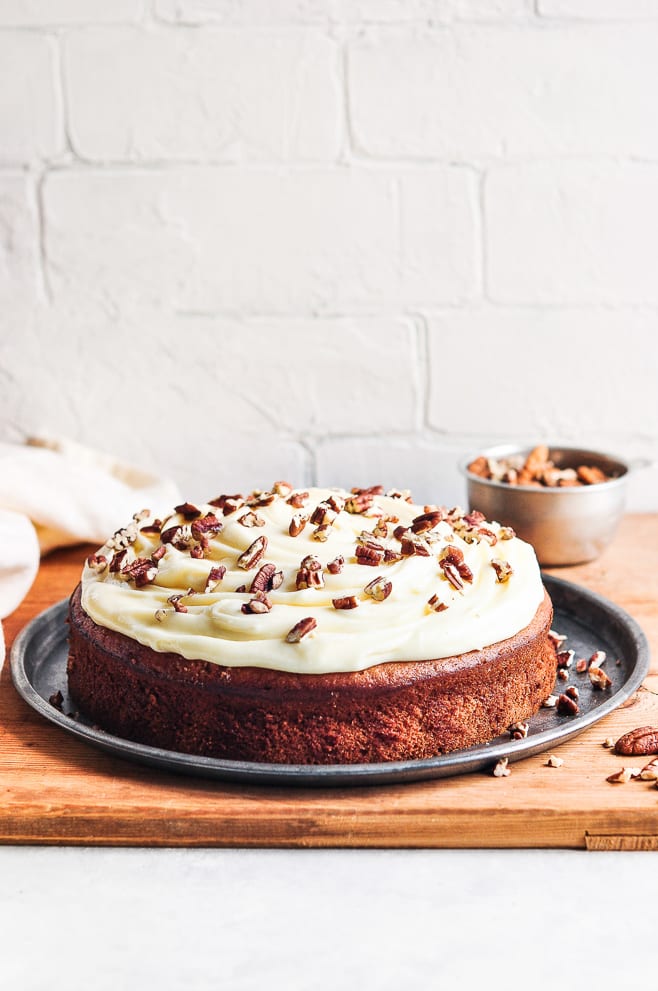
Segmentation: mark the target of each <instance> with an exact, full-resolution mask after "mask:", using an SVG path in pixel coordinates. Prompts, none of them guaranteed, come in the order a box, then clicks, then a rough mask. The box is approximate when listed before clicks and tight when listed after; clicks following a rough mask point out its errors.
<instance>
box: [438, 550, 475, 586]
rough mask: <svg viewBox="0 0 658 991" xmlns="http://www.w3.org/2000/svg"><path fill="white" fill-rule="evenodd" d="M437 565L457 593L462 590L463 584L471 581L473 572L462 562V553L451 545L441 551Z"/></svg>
mask: <svg viewBox="0 0 658 991" xmlns="http://www.w3.org/2000/svg"><path fill="white" fill-rule="evenodd" d="M439 565H440V567H441V570H442V571H443V573H444V575H445V576H446V578H447V579H448V581H449V582H450V584H451V585H452V586H453V588H456V589H457V591H458V592H461V590H462V589H463V588H464V582H472V581H473V572H472V571H471V569H470V568H469V566H468V565H467V564H466V562H465V561H464V553H463V551H460V549H459V548H458V547H454V546H453V545H452V544H450V545H448V546H447V547H444V549H443V550H442V551H441V554H440V556H439Z"/></svg>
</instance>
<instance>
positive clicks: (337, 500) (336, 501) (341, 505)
mask: <svg viewBox="0 0 658 991" xmlns="http://www.w3.org/2000/svg"><path fill="white" fill-rule="evenodd" d="M326 502H327V505H328V506H329V508H330V509H333V511H334V513H342V511H343V510H344V509H345V499H344V498H343V496H342V495H339V494H338V493H337V492H332V493H331V495H330V496H329V497H328V498H327V500H326Z"/></svg>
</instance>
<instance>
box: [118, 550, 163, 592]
mask: <svg viewBox="0 0 658 991" xmlns="http://www.w3.org/2000/svg"><path fill="white" fill-rule="evenodd" d="M157 573H158V566H157V564H155V563H154V562H153V561H151V560H150V559H149V558H146V557H136V558H135V560H134V561H131V562H130V564H127V565H126V566H125V567H124V568H122V569H121V574H122V575H123V576H125V577H126V578H128V579H129V580H130V581H134V583H135V585H136V586H137V588H143V587H144V585H148V584H149V583H150V582H152V581H154V579H155V576H156V575H157Z"/></svg>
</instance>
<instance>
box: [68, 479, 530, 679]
mask: <svg viewBox="0 0 658 991" xmlns="http://www.w3.org/2000/svg"><path fill="white" fill-rule="evenodd" d="M308 492H309V495H308V499H306V500H305V505H304V508H303V509H296V508H294V507H293V506H292V505H290V504H289V502H288V501H287V493H285V492H284V494H283V495H281V496H277V497H276V498H275V499H274V501H273V502H271V504H270V505H267V506H254V507H252V509H253V512H255V513H257V514H258V516H259V517H260V518H261V519H262V520H264V521H265V524H264V525H263V526H258V527H246V526H244V525H243V524H241V523H240V522H239V520H240V518H241V517H242V516H243V515H244V513H245V512H248V511H249V510H248V508H247V507H244V506H243V507H241V508H238V509H237V510H236V511H234V512H232V513H230V514H229V515H226V516H223V515H222V511H221V509H217V508H215V507H213V506H212V505H205V504H204V505H199V506H198V509H199V510H200V512H201V514H203V515H205V514H208V513H212V514H216V515H217V518H218V519H219V520H220V521H221V523H222V528H221V530H220V532H218V533H216V534H214V535H212V536H211V537H210V539H209V540H207V541H206V544H207V546H206V547H205V548H204V550H203V557H195V556H192V555H191V554H190V547H183V548H182V549H178V548H177V547H176V546H174V544H172V543H165V544H163V545H161V540H160V534H158V533H157V532H156V533H149V532H144V531H143V529H142V528H143V527H145V526H146V527H148V526H149V525H150V524H152V523H153V520H152V519H151V518H145V519H141V520H140V521H138V522H137V524H136V527H135V525H133V527H132V534H131V535H132V536H134V534H135V530H136V531H137V536H136V539H134V541H133V542H132V543H130V544H129V546H128V549H127V551H126V553H125V555H124V557H123V559H122V561H121V568H122V569H125V568H126V566H128V567H129V566H130V564H131V562H133V561H134V560H135V559H138V558H139V559H143V560H150V559H151V557H152V555H153V554H154V552H155V553H156V559H157V557H158V553H162V552H161V551H160V552H158V548H161V547H165V548H166V552H165V553H164V555H163V556H162V557H161V558H160V559H159V560H157V563H156V564H154V565H153V566H152V571H151V574H150V575H149V577H151V575H153V580H151V581H147V582H146V583H145V584H144V585H142V586H141V587H138V586H137V585H136V583H135V581H134V579H130V578H129V577H127V576H126V574H125V573H124V574H122V572H121V570H119V571H116V572H112V571H111V570H110V569H109V568H108V567H105V568H103V567H102V566H101V567H100V570H99V565H98V564H96V566H95V567H94V566H92V565H90V564H89V563H88V564H87V565H86V566H85V568H84V571H83V575H82V607H83V609H84V611H85V612H86V613H87V615H88V616H90V617H91V619H92V620H93V621H94V622H95V623H97V624H98V625H99V626H102V627H106V628H107V629H110V630H116V631H118V632H119V633H123V634H126V635H127V636H128V637H131V638H133V639H134V640H137V641H138V642H139V643H141V644H145V645H146V646H148V647H151V648H152V649H153V650H156V651H173V652H175V653H177V654H181V655H182V656H183V657H186V658H188V659H203V660H207V661H212V662H214V663H216V664H222V665H228V666H239V667H261V668H270V669H275V670H280V671H291V672H299V673H303V674H321V673H326V672H340V671H358V670H362V669H364V668H368V667H371V666H372V665H375V664H379V663H381V662H387V661H413V660H426V659H431V658H442V657H448V656H451V655H455V654H461V653H464V652H466V651H469V650H474V649H479V648H482V647H484V646H487V645H489V644H492V643H496V642H498V641H500V640H504V639H506V638H508V637H511V636H513V635H514V634H515V633H517V632H518V631H519V630H521V629H523V628H524V627H525V626H527V625H528V624H529V623H530V621H531V620H532V619H533V617H534V615H535V612H536V611H537V609H538V607H539V605H540V603H541V601H542V598H543V594H544V591H543V586H542V582H541V576H540V572H539V566H538V564H537V560H536V557H535V554H534V551H533V549H532V547H531V546H530V545H529V544H527V543H524V542H523V541H521V540H519V539H518V538H517V537H509V535H508V533H507V532H506V531H505V530H504V528H501V527H500V526H499V525H498V524H497V523H480V524H479V526H480V527H486V529H487V530H488V531H490V534H493V535H494V536H493V538H492V536H491V535H489V536H487V537H486V539H485V538H483V537H480V536H478V535H477V534H476V533H475V535H474V532H475V531H477V529H478V527H477V526H476V527H472V528H470V532H469V528H468V527H466V529H464V524H463V521H462V522H461V524H460V522H459V519H458V514H455V513H453V514H451V517H450V518H449V519H447V520H443V521H441V522H439V523H438V525H436V527H435V528H434V529H433V530H432V532H431V533H430V534H429V538H430V539H429V548H430V553H429V555H428V556H419V555H416V554H413V555H411V556H406V557H403V558H402V559H401V560H393V561H391V562H383V563H380V564H379V565H377V566H376V567H369V566H365V565H363V564H359V563H358V562H357V558H356V556H355V550H356V546H357V542H358V541H357V538H358V536H359V534H361V533H362V531H364V530H372V529H373V527H374V526H375V525H376V523H377V516H376V514H377V513H382V514H384V517H386V516H388V517H397V518H398V520H399V523H396V522H392V523H391V522H389V523H388V524H387V529H388V531H389V533H388V536H387V537H385V538H377V537H374V538H373V539H374V540H378V542H379V543H380V544H381V545H382V546H383V547H385V548H389V549H390V550H392V551H397V552H399V551H400V547H401V545H400V540H399V539H398V538H396V537H395V536H394V535H393V530H394V529H395V528H396V527H397V526H405V527H409V526H411V523H412V521H413V520H414V519H415V518H416V517H418V516H419V515H420V514H422V513H423V512H424V508H423V507H422V506H415V505H411V504H410V503H408V502H405V501H404V500H403V499H401V498H390V497H388V496H376V497H375V499H374V502H373V506H372V507H371V509H370V510H368V515H365V516H364V515H362V514H351V513H348V512H346V511H345V510H343V511H341V512H339V513H338V515H337V517H336V519H335V520H334V522H333V524H332V525H331V526H330V528H329V535H328V539H327V540H326V542H319V541H317V540H315V539H313V536H312V534H313V532H314V530H315V529H316V528H315V526H314V525H313V524H312V523H310V522H309V523H307V525H306V527H305V528H304V530H303V532H302V533H301V534H300V535H299V536H296V537H292V536H290V535H289V526H290V521H291V518H292V516H293V515H294V514H295V513H299V512H304V513H307V514H308V515H310V514H311V513H312V511H313V509H314V508H315V507H316V506H317V504H318V503H319V502H321V501H322V500H326V499H327V498H329V497H330V496H331V495H332V494H335V493H339V494H340V495H342V496H343V497H344V498H345V497H347V496H348V493H346V492H344V491H342V490H338V489H310V490H308ZM444 515H445V514H444ZM451 520H452V521H451ZM455 520H457V523H456V526H457V529H455ZM185 523H186V520H185V519H184V517H183V516H182V515H181V514H177V513H173V514H172V516H170V517H169V518H168V519H167V520H166V521H164V522H163V526H162V530H163V531H165V530H166V529H168V528H170V527H172V526H175V525H176V524H181V525H185ZM187 525H188V527H189V522H188V524H187ZM457 531H459V532H457ZM460 534H462V535H460ZM463 535H465V536H466V538H467V539H463ZM261 536H266V537H267V550H266V552H265V554H264V556H263V557H262V559H261V560H260V561H259V562H258V563H257V564H256V566H255V567H253V568H251V569H250V570H244V569H243V568H242V567H240V566H238V558H239V556H240V555H241V554H243V552H244V551H245V550H246V549H247V548H248V547H249V546H250V545H251V544H252V543H253V541H254V540H255V539H256V538H258V537H261ZM425 536H426V537H427V536H428V535H427V534H426V535H425ZM505 537H507V539H504V538H505ZM493 540H495V542H492V541H493ZM111 543H112V542H111V541H110V542H108V544H110V545H111ZM449 545H452V546H454V547H457V548H459V550H460V551H462V552H463V556H464V562H465V563H466V564H467V565H468V568H470V571H471V572H472V575H473V579H472V581H470V582H469V581H466V582H464V587H463V589H461V590H460V589H458V588H455V587H454V586H453V584H451V582H450V581H449V580H448V579H447V578H446V575H445V573H444V569H443V568H442V567H441V563H440V556H441V553H442V551H444V549H445V548H446V547H447V546H449ZM99 553H102V554H103V555H104V556H105V557H107V558H108V559H110V558H111V557H112V554H113V553H116V551H115V550H113V549H112V547H111V546H110V547H108V545H106V546H105V547H104V548H101V549H100V551H99ZM306 555H315V556H316V557H318V558H319V559H320V561H321V562H322V565H323V569H322V577H323V580H324V584H323V586H322V587H320V588H313V587H312V588H302V589H298V588H297V587H296V584H297V583H296V576H297V573H298V570H299V567H300V562H301V561H302V559H303V558H304V557H305V556H306ZM338 555H342V556H343V557H344V559H345V565H344V567H343V569H342V571H341V572H340V573H339V574H332V573H330V572H329V571H328V570H327V568H326V565H327V564H328V563H329V562H330V561H332V560H333V559H335V558H336V557H337V556H338ZM492 561H504V562H505V563H506V564H509V565H510V566H511V569H512V572H511V574H510V575H509V577H508V578H507V580H504V581H500V580H498V573H497V571H498V570H500V569H497V568H496V567H494V566H493V565H492ZM266 562H271V563H273V564H275V565H276V568H277V569H278V570H280V571H281V572H282V575H283V581H282V584H281V585H280V587H278V588H276V589H274V590H271V591H268V592H267V596H268V599H269V602H270V603H271V609H270V611H269V612H265V613H257V614H256V613H245V612H243V610H242V606H243V604H245V603H248V602H249V601H250V600H252V599H253V598H254V595H253V594H252V593H251V592H249V591H246V592H238V591H236V589H238V588H239V587H240V586H242V585H245V584H246V587H247V589H249V588H250V584H251V582H252V581H253V578H254V576H255V575H256V573H257V572H258V570H259V568H260V567H261V566H262V565H263V564H264V563H266ZM101 565H102V563H101ZM218 566H223V567H224V568H225V569H226V573H225V575H224V577H223V578H222V579H221V580H220V581H219V582H218V583H217V585H216V586H215V587H214V589H213V590H212V591H210V592H205V588H206V586H207V581H208V575H209V572H210V569H211V568H217V567H218ZM156 569H157V570H156ZM379 576H382V577H383V578H384V579H385V580H387V581H390V583H391V586H392V588H391V591H390V594H389V595H388V597H387V598H386V599H384V600H383V601H376V600H375V599H373V598H372V597H370V596H369V595H368V594H367V593H366V592H365V591H364V589H365V586H366V585H367V584H368V583H369V582H371V581H372V580H373V579H374V578H377V577H379ZM190 590H191V591H192V592H193V593H194V594H189V592H190ZM176 594H179V595H180V594H183V596H184V597H183V599H181V600H180V604H184V606H185V608H186V611H185V612H178V611H176V610H175V608H174V606H173V604H172V602H171V601H170V597H171V596H172V595H176ZM350 595H353V596H354V597H355V598H356V600H357V603H358V605H357V607H356V608H352V609H349V610H343V609H337V608H335V606H334V604H333V600H334V599H337V598H341V597H344V596H350ZM434 596H437V598H438V601H439V602H441V603H442V604H443V605H444V606H446V607H447V608H444V609H443V610H442V611H440V612H437V611H435V609H433V608H432V607H431V606H430V605H428V602H429V600H430V599H432V598H433V597H434ZM435 604H436V602H435ZM156 614H157V616H156ZM306 617H312V618H313V619H314V620H315V621H316V624H317V625H316V627H315V628H314V629H313V630H312V632H310V633H309V634H308V635H306V636H304V637H303V638H302V639H301V640H300V641H299V642H297V643H289V642H288V641H287V639H286V636H287V634H288V632H289V631H290V630H291V628H292V627H293V626H295V625H296V624H297V623H298V621H299V620H301V619H303V618H306Z"/></svg>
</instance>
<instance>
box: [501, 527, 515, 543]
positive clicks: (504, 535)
mask: <svg viewBox="0 0 658 991" xmlns="http://www.w3.org/2000/svg"><path fill="white" fill-rule="evenodd" d="M498 536H499V537H500V539H501V540H512V539H513V538H514V537H516V531H515V530H513V529H512V527H511V526H501V527H500V529H499V531H498Z"/></svg>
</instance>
